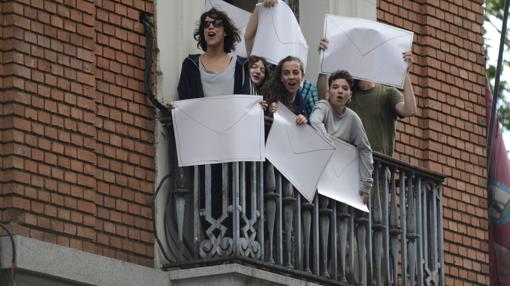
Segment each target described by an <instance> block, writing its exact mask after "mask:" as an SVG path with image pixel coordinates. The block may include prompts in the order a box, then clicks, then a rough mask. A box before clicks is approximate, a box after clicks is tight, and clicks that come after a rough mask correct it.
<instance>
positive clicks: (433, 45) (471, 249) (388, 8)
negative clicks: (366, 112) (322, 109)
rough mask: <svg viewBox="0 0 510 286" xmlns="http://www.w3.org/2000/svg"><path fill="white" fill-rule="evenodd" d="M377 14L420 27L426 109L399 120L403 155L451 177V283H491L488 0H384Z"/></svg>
mask: <svg viewBox="0 0 510 286" xmlns="http://www.w3.org/2000/svg"><path fill="white" fill-rule="evenodd" d="M377 12H378V13H377V18H378V20H379V21H382V22H386V23H389V24H392V25H394V26H398V27H402V28H405V29H408V30H411V31H413V32H414V33H415V38H414V46H413V52H414V54H415V57H416V64H415V65H414V67H413V70H412V73H413V77H412V79H413V83H414V86H415V92H416V95H417V101H418V107H419V110H418V114H417V116H414V117H411V118H408V119H405V120H401V123H399V126H398V134H397V141H398V142H397V146H396V155H395V156H396V157H397V158H398V159H400V160H402V161H405V162H409V163H411V164H413V165H415V166H419V167H423V168H426V169H429V170H433V171H436V172H438V173H441V174H444V175H446V176H448V177H447V178H446V180H445V183H444V189H443V208H444V209H443V212H444V240H445V264H446V269H445V273H446V285H488V284H489V277H488V273H489V266H488V264H489V257H488V243H487V240H488V232H487V228H488V221H487V192H486V189H485V182H486V180H485V176H486V158H485V151H486V148H485V146H486V139H485V136H486V130H485V83H486V81H485V59H484V50H483V27H482V25H483V7H482V1H439V0H434V1H402V0H397V1H378V11H377Z"/></svg>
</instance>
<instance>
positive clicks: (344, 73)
mask: <svg viewBox="0 0 510 286" xmlns="http://www.w3.org/2000/svg"><path fill="white" fill-rule="evenodd" d="M337 79H345V81H347V84H348V85H349V87H350V88H351V89H353V87H354V81H353V79H352V75H351V74H350V73H349V72H348V71H346V70H341V71H336V72H334V73H332V74H331V75H330V76H329V79H328V87H330V88H331V83H332V82H333V81H334V80H337Z"/></svg>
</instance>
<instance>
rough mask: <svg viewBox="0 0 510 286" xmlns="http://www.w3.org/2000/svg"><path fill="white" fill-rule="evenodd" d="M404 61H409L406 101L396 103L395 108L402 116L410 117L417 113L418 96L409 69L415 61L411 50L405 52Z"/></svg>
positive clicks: (405, 92) (405, 89) (405, 84)
mask: <svg viewBox="0 0 510 286" xmlns="http://www.w3.org/2000/svg"><path fill="white" fill-rule="evenodd" d="M404 61H405V62H406V63H407V73H406V79H405V83H404V91H403V94H404V101H402V102H399V103H397V104H396V105H395V110H396V111H397V114H398V115H399V116H400V117H408V116H411V115H414V114H415V113H416V97H415V96H414V88H413V84H412V83H411V78H410V76H409V70H410V69H411V66H412V64H413V62H414V60H413V57H412V53H411V51H407V52H405V53H404Z"/></svg>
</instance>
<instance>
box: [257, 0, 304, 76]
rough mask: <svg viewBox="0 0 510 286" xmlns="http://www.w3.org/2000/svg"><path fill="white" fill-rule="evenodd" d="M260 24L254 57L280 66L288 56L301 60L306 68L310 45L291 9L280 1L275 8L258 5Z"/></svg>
mask: <svg viewBox="0 0 510 286" xmlns="http://www.w3.org/2000/svg"><path fill="white" fill-rule="evenodd" d="M257 9H258V13H259V20H258V21H259V22H258V27H257V34H256V36H255V41H254V44H253V49H252V55H255V56H259V57H263V58H265V59H266V60H267V61H268V62H270V63H272V64H275V65H276V64H278V62H280V60H281V59H283V58H285V57H287V56H295V57H297V58H299V59H300V60H301V61H302V62H303V65H304V67H305V68H306V59H307V56H308V44H307V43H306V40H305V37H304V36H303V33H302V32H301V28H300V27H299V23H298V22H297V20H296V17H295V16H294V13H293V12H292V10H291V9H290V7H289V6H288V5H287V4H286V3H285V2H283V1H278V3H277V5H275V6H274V7H268V8H266V7H264V6H263V5H262V3H259V4H257Z"/></svg>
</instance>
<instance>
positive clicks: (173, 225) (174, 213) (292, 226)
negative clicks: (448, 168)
mask: <svg viewBox="0 0 510 286" xmlns="http://www.w3.org/2000/svg"><path fill="white" fill-rule="evenodd" d="M163 122H164V120H163ZM166 131H167V136H169V138H168V141H169V142H170V143H172V142H174V140H173V138H172V136H173V134H172V129H171V127H169V126H168V125H167V129H166ZM170 145H171V144H170ZM170 150H174V146H171V147H170ZM169 160H170V162H176V161H177V160H175V152H170V156H169ZM374 161H375V163H374V188H373V190H372V192H371V196H370V202H369V208H370V214H365V213H362V212H360V211H356V210H355V209H353V208H351V207H349V206H347V205H345V204H342V203H338V202H335V201H333V200H331V199H328V198H326V197H322V196H316V198H315V200H314V201H313V203H309V202H307V201H306V200H305V199H304V198H303V197H302V196H301V195H300V194H299V193H298V192H297V191H295V189H294V188H293V186H292V185H291V184H290V183H289V182H288V181H287V180H286V179H285V178H284V177H283V176H282V175H280V174H279V172H278V171H277V170H275V169H274V168H273V166H271V164H269V163H267V162H265V163H261V162H240V163H228V164H221V165H216V166H212V165H206V166H196V167H191V168H178V167H177V166H175V165H174V166H171V175H170V176H169V177H168V180H165V182H164V183H165V184H163V185H164V186H163V185H162V188H161V191H160V190H158V192H161V194H158V198H157V200H158V201H159V202H160V203H159V204H158V206H159V207H158V208H156V210H157V211H156V213H155V227H156V228H157V238H158V244H159V246H160V249H161V250H162V253H163V254H164V257H165V259H166V263H165V266H164V268H175V267H180V268H189V267H196V266H199V265H211V264H216V263H225V262H226V261H230V262H235V261H237V262H242V263H245V264H252V265H253V266H254V267H262V268H264V269H268V270H270V271H274V272H279V273H286V274H291V275H294V276H296V277H299V278H301V279H306V280H313V281H318V282H321V283H325V284H333V285H335V284H337V285H445V283H444V261H443V229H442V227H443V226H442V202H441V198H442V188H441V184H442V181H443V177H442V176H441V175H439V174H435V173H432V172H429V171H426V170H422V169H419V168H416V167H413V166H410V165H408V164H405V163H402V162H399V161H397V160H395V159H392V158H389V157H386V156H383V155H380V154H377V153H376V154H374ZM162 200H163V202H162V203H161V201H162Z"/></svg>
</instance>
